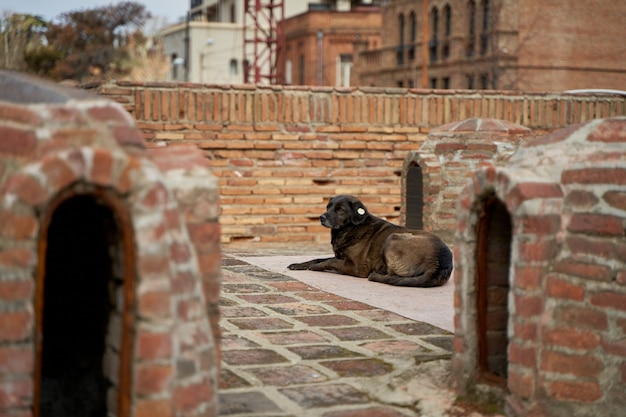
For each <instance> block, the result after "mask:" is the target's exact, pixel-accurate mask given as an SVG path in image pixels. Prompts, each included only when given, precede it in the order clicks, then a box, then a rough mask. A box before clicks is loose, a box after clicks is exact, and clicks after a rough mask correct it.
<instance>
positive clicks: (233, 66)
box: [228, 58, 237, 75]
mask: <svg viewBox="0 0 626 417" xmlns="http://www.w3.org/2000/svg"><path fill="white" fill-rule="evenodd" d="M228 73H229V74H230V75H237V60H236V59H234V58H233V59H231V60H230V64H229V67H228Z"/></svg>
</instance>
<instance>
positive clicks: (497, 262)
mask: <svg viewBox="0 0 626 417" xmlns="http://www.w3.org/2000/svg"><path fill="white" fill-rule="evenodd" d="M482 204H483V207H482V213H483V215H482V217H481V218H480V220H479V223H478V230H477V232H478V233H477V245H476V258H477V259H476V261H477V263H476V272H477V277H476V278H477V279H476V294H477V300H476V303H477V304H476V310H477V331H478V334H477V336H478V366H479V370H480V372H481V376H482V377H483V378H485V379H487V380H490V381H492V382H496V383H501V384H504V383H505V382H506V378H507V371H508V356H507V350H508V335H507V330H508V322H509V306H508V295H509V289H510V284H509V270H510V265H511V240H512V237H513V229H512V221H511V215H510V214H509V212H508V210H507V208H506V206H505V205H504V204H503V203H502V202H501V201H500V200H499V199H497V198H496V197H495V195H490V196H487V197H486V198H485V199H484V200H483V201H482Z"/></svg>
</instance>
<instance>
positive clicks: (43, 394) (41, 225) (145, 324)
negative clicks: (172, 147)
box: [0, 72, 220, 417]
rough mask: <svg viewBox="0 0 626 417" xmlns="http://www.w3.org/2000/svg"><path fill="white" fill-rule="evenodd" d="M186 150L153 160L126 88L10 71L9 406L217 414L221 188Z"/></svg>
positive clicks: (24, 410) (3, 84)
mask: <svg viewBox="0 0 626 417" xmlns="http://www.w3.org/2000/svg"><path fill="white" fill-rule="evenodd" d="M178 153H179V155H176V154H173V155H172V158H171V159H168V158H163V157H160V156H159V155H158V154H157V155H155V156H156V158H155V159H154V160H153V159H152V158H151V157H150V155H149V153H148V151H146V149H145V148H144V144H143V139H142V136H141V134H140V133H139V131H138V130H136V129H135V127H134V123H133V121H132V118H131V117H130V116H129V115H128V114H127V113H126V112H125V111H124V109H123V108H122V107H121V106H120V105H119V104H116V103H113V102H111V101H109V100H105V99H102V98H99V97H94V96H91V95H89V94H87V93H85V92H82V91H77V90H72V89H66V88H63V87H61V86H58V85H55V84H51V83H47V82H43V81H41V80H38V79H34V78H31V77H26V76H24V75H20V74H16V73H10V72H0V197H1V202H2V203H1V204H2V206H1V208H0V369H1V371H0V386H1V394H0V409H1V410H2V414H3V415H34V416H47V415H54V416H64V415H108V416H120V417H121V416H126V417H128V416H149V415H157V414H158V415H162V416H166V415H169V416H174V415H180V416H191V415H193V416H200V415H203V416H215V415H217V411H216V410H217V366H218V363H217V361H218V359H217V358H218V355H219V353H218V346H217V343H218V342H217V336H218V335H217V321H218V316H217V307H216V306H217V294H218V291H219V288H218V274H219V258H220V256H219V250H218V248H219V229H218V228H217V219H216V216H217V209H212V208H211V207H216V204H217V203H216V199H217V189H216V184H215V180H214V179H212V178H211V176H210V174H209V172H208V170H207V169H206V166H205V165H204V163H205V161H204V158H202V155H201V153H200V154H198V153H195V152H194V150H187V151H185V152H184V156H182V157H181V155H180V153H181V152H180V151H179V152H178ZM180 159H182V160H184V164H180V163H178V162H177V161H179V160H180ZM155 161H156V162H157V163H155ZM159 164H160V165H161V168H160V167H159ZM196 178H202V181H198V180H197V179H196ZM180 179H183V180H184V181H180ZM177 184H178V185H177ZM189 195H193V198H194V203H193V206H192V205H191V204H190V202H189V197H188V196H189ZM204 224H206V225H209V230H211V231H213V232H212V233H205V234H204V235H203V239H197V238H195V239H194V237H193V236H194V233H197V232H198V230H203V229H199V225H204ZM211 225H213V226H211ZM190 234H191V235H192V237H190ZM194 243H196V244H195V245H194ZM216 248H217V249H216ZM207 252H208V253H213V255H212V256H213V257H214V258H216V259H214V260H212V261H211V262H210V263H209V262H208V260H207V262H205V264H209V265H210V266H209V267H206V265H204V266H203V265H202V264H199V262H198V259H202V253H207ZM211 259H212V258H211ZM203 284H204V285H203ZM203 288H204V291H203ZM207 309H208V310H209V311H210V312H211V318H210V319H209V317H208V315H207V314H206V311H207ZM212 326H213V327H212ZM212 329H213V331H212Z"/></svg>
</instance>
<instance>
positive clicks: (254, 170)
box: [98, 81, 626, 243]
mask: <svg viewBox="0 0 626 417" xmlns="http://www.w3.org/2000/svg"><path fill="white" fill-rule="evenodd" d="M98 92H99V93H100V94H102V95H104V96H106V97H109V98H112V99H115V100H117V101H118V102H120V103H122V104H123V105H124V106H125V108H126V109H127V110H128V111H129V112H130V113H131V114H132V115H133V116H134V117H135V119H136V121H137V125H138V127H139V128H140V129H141V130H142V131H143V134H144V137H145V139H146V141H147V145H148V146H151V147H159V146H182V145H191V146H198V147H200V148H201V149H203V151H204V152H205V154H206V156H207V158H208V159H209V162H210V165H211V169H212V172H213V174H214V175H215V176H216V177H217V178H218V182H219V188H220V203H221V208H222V212H221V216H220V223H221V227H222V229H221V230H222V242H238V241H246V242H252V241H258V242H264V243H269V242H291V243H293V242H304V243H306V242H309V243H315V242H327V241H328V239H329V237H328V231H327V230H326V229H324V228H323V227H322V226H320V224H319V221H318V216H319V214H320V213H322V212H323V209H324V206H325V204H326V199H328V198H329V197H331V196H333V195H335V194H339V193H350V194H355V195H358V196H359V197H360V198H362V200H363V201H364V202H365V203H366V204H367V205H368V208H369V209H370V211H372V213H374V214H376V215H378V216H381V217H386V218H387V219H389V220H390V221H392V222H396V223H397V222H398V220H399V215H400V205H401V195H400V194H401V193H400V183H401V171H402V165H403V161H404V159H405V157H406V156H407V154H408V152H409V151H415V150H418V149H419V148H420V146H421V144H422V142H423V141H424V139H425V138H426V135H427V134H428V133H429V132H430V129H431V128H434V127H437V126H440V125H442V124H444V123H448V122H452V121H459V120H463V119H466V118H472V117H490V118H497V119H503V120H506V121H509V122H512V123H516V124H520V125H523V126H525V127H528V128H530V129H533V130H534V131H535V133H537V134H541V133H544V132H549V131H552V130H554V129H556V128H560V127H563V126H566V125H569V124H572V123H578V122H581V121H586V120H590V119H593V118H598V117H609V116H617V115H624V114H626V100H625V99H624V98H622V97H616V96H602V97H592V96H571V95H569V96H567V95H558V94H523V93H512V92H500V91H485V92H475V91H454V90H407V89H396V88H389V89H383V88H367V87H362V88H358V89H334V88H327V87H280V86H254V85H245V86H229V85H220V86H217V85H198V84H175V83H137V82H121V81H120V82H117V83H112V84H107V85H103V86H100V87H98Z"/></svg>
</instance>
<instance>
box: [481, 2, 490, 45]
mask: <svg viewBox="0 0 626 417" xmlns="http://www.w3.org/2000/svg"><path fill="white" fill-rule="evenodd" d="M489 19H490V16H489V0H484V1H483V30H482V32H481V34H480V54H481V55H485V54H486V53H487V50H488V49H489V26H490V23H489Z"/></svg>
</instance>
